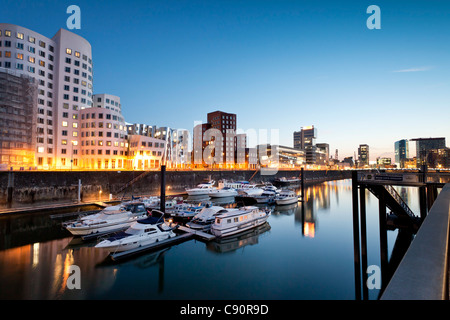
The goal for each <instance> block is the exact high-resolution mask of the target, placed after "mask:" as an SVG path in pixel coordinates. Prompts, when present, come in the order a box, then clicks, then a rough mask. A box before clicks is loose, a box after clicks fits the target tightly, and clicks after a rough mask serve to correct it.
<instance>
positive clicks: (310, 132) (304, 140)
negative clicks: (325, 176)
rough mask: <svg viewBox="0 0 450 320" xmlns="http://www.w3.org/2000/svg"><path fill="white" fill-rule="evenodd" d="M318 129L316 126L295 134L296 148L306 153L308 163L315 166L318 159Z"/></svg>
mask: <svg viewBox="0 0 450 320" xmlns="http://www.w3.org/2000/svg"><path fill="white" fill-rule="evenodd" d="M316 138H317V129H316V128H314V126H307V127H302V128H301V130H300V131H295V132H294V148H295V149H301V150H304V151H305V155H306V163H307V164H315V163H316V158H317V146H316Z"/></svg>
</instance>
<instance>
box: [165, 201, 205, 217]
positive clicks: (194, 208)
mask: <svg viewBox="0 0 450 320" xmlns="http://www.w3.org/2000/svg"><path fill="white" fill-rule="evenodd" d="M187 205H188V206H186V207H185V208H184V209H181V210H177V211H175V212H172V213H171V214H170V215H171V216H172V217H174V218H179V219H192V218H193V217H194V216H195V215H196V214H198V213H200V212H201V211H202V209H203V208H205V205H193V204H191V205H189V204H187Z"/></svg>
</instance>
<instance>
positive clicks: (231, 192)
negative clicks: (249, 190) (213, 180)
mask: <svg viewBox="0 0 450 320" xmlns="http://www.w3.org/2000/svg"><path fill="white" fill-rule="evenodd" d="M237 195H238V193H237V191H236V189H233V188H229V187H224V188H221V189H216V190H212V191H211V192H210V193H209V196H210V197H211V198H223V197H235V196H237Z"/></svg>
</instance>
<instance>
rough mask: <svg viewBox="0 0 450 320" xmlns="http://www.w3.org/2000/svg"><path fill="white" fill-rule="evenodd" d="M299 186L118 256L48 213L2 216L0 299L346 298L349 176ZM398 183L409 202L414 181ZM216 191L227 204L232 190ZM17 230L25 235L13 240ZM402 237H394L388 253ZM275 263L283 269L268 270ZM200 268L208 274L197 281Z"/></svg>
mask: <svg viewBox="0 0 450 320" xmlns="http://www.w3.org/2000/svg"><path fill="white" fill-rule="evenodd" d="M305 190H306V192H305V198H304V201H303V202H299V203H298V204H293V205H287V206H274V207H272V208H273V214H272V216H271V217H270V218H269V220H268V222H266V223H265V224H264V225H262V226H260V227H259V228H256V229H253V230H248V231H247V232H245V233H242V234H239V235H235V236H232V237H227V238H223V239H218V240H214V241H211V242H206V243H204V242H201V241H197V240H190V241H186V242H183V243H181V244H178V245H175V246H173V247H170V248H166V249H164V250H160V251H155V252H147V253H145V254H141V255H139V256H134V257H132V258H130V259H127V260H124V261H121V262H119V263H115V262H112V261H111V259H110V258H109V256H108V253H107V252H105V251H102V250H97V249H95V248H94V245H95V243H96V242H95V241H94V242H83V241H81V239H80V238H74V237H72V236H70V235H67V233H61V232H63V230H61V229H60V225H59V224H57V223H56V222H55V221H50V222H49V221H48V220H47V221H45V220H46V219H48V217H47V218H45V217H44V216H40V217H37V216H34V217H33V216H29V217H17V221H15V217H10V218H9V221H8V222H5V221H4V220H3V221H2V220H0V227H1V228H2V229H1V231H2V232H3V231H4V230H7V236H5V235H4V233H2V240H1V241H3V242H2V243H1V244H2V246H3V247H2V249H1V250H0V299H110V298H111V299H117V298H119V299H123V298H127V299H128V298H130V299H133V298H136V299H192V298H194V299H197V298H198V299H228V298H230V299H233V298H234V299H265V298H267V299H353V298H354V295H355V288H354V286H355V284H354V281H353V280H354V276H353V273H354V268H353V245H352V243H353V242H352V221H351V183H350V182H349V181H348V180H346V181H331V182H327V183H321V184H318V185H314V186H309V187H308V188H306V189H305ZM298 192H300V190H298ZM399 192H400V193H401V194H402V195H404V196H405V198H408V201H409V202H414V201H415V198H416V196H415V193H414V192H415V191H414V190H413V189H405V190H400V191H399ZM366 198H367V201H366V204H367V208H368V212H367V215H368V220H370V219H372V221H375V222H376V221H377V215H376V213H377V209H378V201H374V200H373V196H371V195H370V194H369V193H367V194H366ZM371 199H372V203H373V205H372V206H369V201H371ZM191 200H195V201H198V200H199V199H191ZM217 200H218V201H219V203H220V204H221V205H224V206H235V204H234V202H233V200H232V199H231V198H230V199H217ZM224 200H225V201H224ZM200 201H203V200H200ZM219 203H218V204H219ZM413 207H415V206H414V205H413V206H412V207H411V208H412V209H413ZM371 212H375V214H374V215H373V214H372V215H373V216H372V217H371V216H370V215H371ZM33 219H42V223H40V222H37V225H38V226H39V225H40V227H39V229H41V230H40V231H37V230H36V232H33V231H32V230H31V228H30V227H29V226H31V225H33V223H34V222H32V221H33ZM24 221H27V222H26V223H24ZM36 221H37V220H36ZM58 222H59V221H58ZM369 225H370V226H373V225H374V224H373V223H371V224H368V226H369ZM319 226H320V228H319ZM56 229H57V230H56ZM373 229H375V231H372V237H370V240H369V241H370V242H369V244H368V245H369V248H373V247H377V246H378V239H379V235H378V233H377V225H375V226H374V227H373ZM16 230H17V231H16ZM24 230H28V231H26V233H27V234H28V235H29V236H26V237H24V238H23V239H20V240H19V236H20V235H23V234H25V233H24ZM369 232H370V230H369ZM44 233H46V234H45V235H44ZM403 239H407V237H402V238H401V239H399V241H398V242H396V243H395V244H394V246H395V250H394V251H393V252H392V257H393V258H392V262H395V260H396V259H397V260H398V258H396V257H398V256H399V255H397V252H401V250H399V249H400V248H401V246H400V245H401V240H403ZM370 246H372V247H370ZM205 248H206V250H205ZM236 252H239V254H233V253H236ZM372 252H373V250H371V251H370V252H369V254H372V256H369V257H368V259H369V264H377V263H379V262H378V261H377V260H376V259H374V258H373V256H375V258H377V257H376V256H377V255H378V252H375V253H372ZM71 265H78V266H79V267H80V269H81V272H82V274H81V282H82V283H81V287H82V290H69V289H67V288H66V281H67V278H68V276H69V273H68V270H69V267H70V266H71ZM280 267H282V268H283V273H275V274H274V273H273V270H277V269H279V268H280ZM255 268H256V271H255ZM217 270H220V272H218V271H217ZM242 274H245V275H246V277H247V278H246V279H245V280H246V281H243V278H242ZM267 275H270V277H267ZM199 277H201V278H202V279H209V281H202V282H201V283H200V282H199V281H198V279H199ZM230 279H232V280H230ZM250 279H251V280H250ZM180 283H183V288H190V289H189V290H186V289H183V288H180V285H179V284H180ZM211 283H214V284H215V285H214V286H211Z"/></svg>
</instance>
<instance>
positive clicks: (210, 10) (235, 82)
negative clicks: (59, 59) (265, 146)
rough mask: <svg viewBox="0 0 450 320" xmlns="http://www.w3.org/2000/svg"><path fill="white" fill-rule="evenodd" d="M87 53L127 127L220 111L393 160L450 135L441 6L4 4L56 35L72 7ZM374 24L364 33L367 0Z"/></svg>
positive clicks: (267, 1)
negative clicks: (405, 147) (377, 25)
mask: <svg viewBox="0 0 450 320" xmlns="http://www.w3.org/2000/svg"><path fill="white" fill-rule="evenodd" d="M71 4H75V5H78V6H79V7H80V9H81V30H73V32H75V33H77V34H79V35H81V36H83V37H84V38H86V39H87V40H88V41H89V42H90V43H91V45H92V47H93V61H94V93H110V94H114V95H118V96H120V97H121V100H122V107H123V114H124V116H125V119H126V121H127V122H132V123H133V122H140V123H147V124H155V125H157V126H171V127H174V128H185V129H189V130H192V127H193V125H194V122H195V121H206V114H207V113H208V112H211V111H215V110H222V111H225V112H231V113H236V114H237V115H238V118H237V119H238V127H239V128H241V129H243V130H244V131H245V130H250V129H255V130H259V129H263V130H269V131H270V130H271V129H275V130H276V129H278V130H279V137H280V144H282V145H287V146H292V133H293V131H296V130H299V129H300V128H301V127H302V126H309V125H314V126H315V127H316V128H317V130H318V137H317V142H326V143H329V144H330V149H331V150H332V154H334V150H335V149H339V155H340V158H341V159H342V158H343V157H344V156H353V153H354V151H356V150H357V148H358V146H359V144H368V145H369V146H370V150H371V156H370V160H375V158H376V156H379V155H381V156H393V151H394V142H395V141H396V140H400V139H404V138H406V139H410V138H418V137H446V138H447V140H448V139H449V138H450V125H449V114H450V112H449V110H450V108H449V107H450V90H449V86H450V77H449V74H450V59H449V58H450V2H449V1H436V0H434V1H378V0H373V1H372V0H371V1H361V0H360V1H323V0H318V1H300V0H241V1H233V0H224V1H216V0H209V1H196V0H188V1H172V0H161V1H153V0H147V1H135V0H129V1H118V0H110V1H56V0H54V1H39V2H38V1H26V0H25V1H10V0H3V1H2V11H1V12H0V21H1V22H8V23H13V24H17V25H21V26H24V27H27V28H29V29H32V30H35V31H37V32H39V33H41V34H43V35H45V36H48V37H52V36H53V35H54V34H55V33H56V32H57V30H59V29H60V28H66V20H67V18H68V17H69V14H67V13H66V9H67V7H68V6H69V5H71ZM372 4H375V5H378V6H379V7H380V9H381V29H380V30H369V29H368V28H367V26H366V20H367V18H369V16H370V14H367V13H366V9H367V7H368V6H369V5H372Z"/></svg>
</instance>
